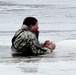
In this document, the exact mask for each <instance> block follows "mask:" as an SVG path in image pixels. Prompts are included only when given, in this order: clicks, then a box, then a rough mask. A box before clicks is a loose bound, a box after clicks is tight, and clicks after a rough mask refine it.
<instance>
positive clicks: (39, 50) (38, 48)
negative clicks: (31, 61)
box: [29, 38, 51, 55]
mask: <svg viewBox="0 0 76 75" xmlns="http://www.w3.org/2000/svg"><path fill="white" fill-rule="evenodd" d="M29 45H30V47H31V49H32V52H33V53H34V54H38V55H39V54H45V53H47V52H50V51H51V48H50V47H48V46H46V47H42V45H41V44H40V42H39V41H38V40H37V39H36V38H32V39H31V40H30V43H29Z"/></svg>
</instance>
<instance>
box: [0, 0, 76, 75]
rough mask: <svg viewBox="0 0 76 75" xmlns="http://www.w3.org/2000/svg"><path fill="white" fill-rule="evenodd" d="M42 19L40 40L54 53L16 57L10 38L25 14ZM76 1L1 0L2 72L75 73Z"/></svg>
mask: <svg viewBox="0 0 76 75" xmlns="http://www.w3.org/2000/svg"><path fill="white" fill-rule="evenodd" d="M27 16H34V17H36V18H37V19H38V21H39V30H40V36H39V40H40V42H43V41H44V40H46V39H49V40H52V41H54V42H55V43H56V49H55V50H54V52H53V53H50V54H45V55H42V56H38V57H13V56H12V55H11V39H12V37H13V35H14V33H15V31H17V30H18V29H19V28H20V27H21V25H22V22H23V20H24V18H25V17H27ZM75 45H76V0H38V1H37V0H22V1H21V0H0V75H6V74H7V75H16V74H18V75H76V46H75Z"/></svg>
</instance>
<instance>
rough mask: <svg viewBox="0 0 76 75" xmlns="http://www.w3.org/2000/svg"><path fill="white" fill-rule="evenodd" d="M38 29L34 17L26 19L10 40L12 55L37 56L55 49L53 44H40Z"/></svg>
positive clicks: (48, 42)
mask: <svg viewBox="0 0 76 75" xmlns="http://www.w3.org/2000/svg"><path fill="white" fill-rule="evenodd" d="M38 29H39V27H38V20H37V19H36V18H35V17H26V18H25V19H24V21H23V24H22V27H21V29H19V30H18V31H17V32H16V33H15V35H14V37H13V38H12V46H11V49H12V54H18V55H25V56H37V55H41V54H46V53H49V52H52V51H53V50H54V49H55V47H56V45H55V43H53V42H52V41H49V40H45V42H44V43H40V42H39V40H38V36H39V31H38Z"/></svg>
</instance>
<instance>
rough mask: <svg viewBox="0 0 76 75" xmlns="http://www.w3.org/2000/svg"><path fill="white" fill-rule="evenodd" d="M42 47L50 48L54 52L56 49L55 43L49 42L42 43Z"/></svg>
mask: <svg viewBox="0 0 76 75" xmlns="http://www.w3.org/2000/svg"><path fill="white" fill-rule="evenodd" d="M42 46H49V47H50V48H51V49H52V50H54V49H55V47H56V45H55V43H53V42H52V41H49V40H46V41H45V42H44V43H42Z"/></svg>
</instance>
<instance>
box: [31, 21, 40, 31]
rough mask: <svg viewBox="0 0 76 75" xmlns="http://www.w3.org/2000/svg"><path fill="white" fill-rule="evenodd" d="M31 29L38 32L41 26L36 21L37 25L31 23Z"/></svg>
mask: <svg viewBox="0 0 76 75" xmlns="http://www.w3.org/2000/svg"><path fill="white" fill-rule="evenodd" d="M30 29H31V30H32V31H33V32H37V31H38V29H39V27H38V22H36V24H35V25H31V26H30Z"/></svg>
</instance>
